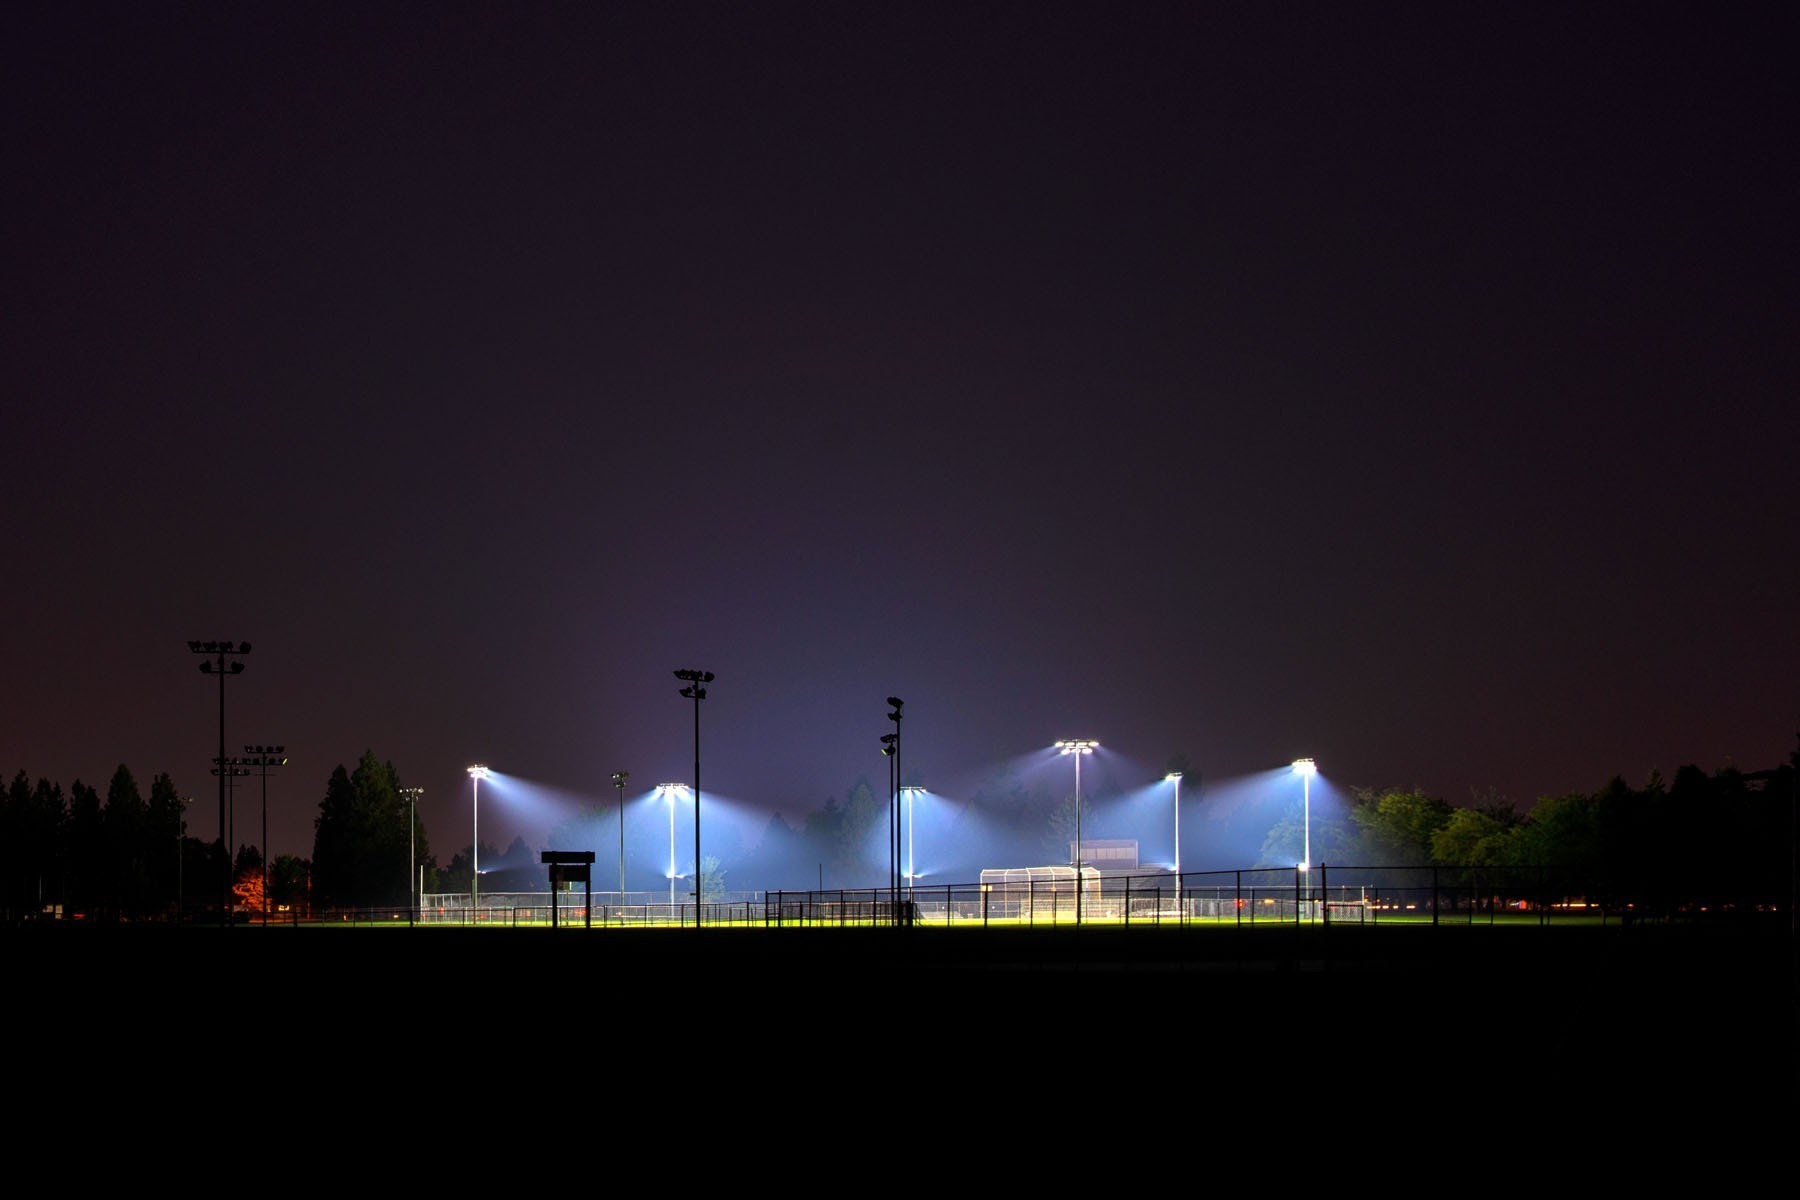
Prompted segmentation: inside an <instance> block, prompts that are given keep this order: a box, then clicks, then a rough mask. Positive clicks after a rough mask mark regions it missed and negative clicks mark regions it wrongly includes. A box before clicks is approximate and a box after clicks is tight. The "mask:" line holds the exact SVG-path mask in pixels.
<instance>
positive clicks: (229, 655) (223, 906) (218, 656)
mask: <svg viewBox="0 0 1800 1200" xmlns="http://www.w3.org/2000/svg"><path fill="white" fill-rule="evenodd" d="M188 649H189V650H191V651H193V652H194V653H195V654H204V655H206V658H205V659H203V660H202V661H201V663H200V673H201V674H203V675H217V676H218V677H219V757H218V758H217V759H216V760H215V761H217V762H218V764H219V765H220V766H221V767H222V766H224V765H225V677H226V676H227V675H241V674H243V671H244V664H243V663H241V662H239V661H237V660H238V659H239V658H241V657H243V656H244V655H246V654H248V653H250V643H249V642H189V643H188ZM213 774H215V775H218V776H219V840H220V841H221V842H223V841H225V840H226V838H227V836H228V835H227V832H226V829H225V780H226V778H227V776H225V775H222V774H220V773H219V772H217V771H215V772H213ZM222 883H223V888H222V889H221V891H220V893H219V924H221V925H223V924H225V923H226V921H227V919H228V918H229V916H230V913H231V849H230V847H226V850H225V878H224V879H223V880H222Z"/></svg>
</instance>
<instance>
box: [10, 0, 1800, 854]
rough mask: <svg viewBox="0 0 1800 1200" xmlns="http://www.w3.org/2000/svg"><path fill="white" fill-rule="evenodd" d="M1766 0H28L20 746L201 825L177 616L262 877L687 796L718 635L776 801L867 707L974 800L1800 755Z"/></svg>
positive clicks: (842, 765) (875, 767)
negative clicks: (622, 804) (354, 830)
mask: <svg viewBox="0 0 1800 1200" xmlns="http://www.w3.org/2000/svg"><path fill="white" fill-rule="evenodd" d="M1788 17H1789V13H1788V11H1787V8H1786V6H1782V5H1773V4H1771V5H1731V4H1616V5H1613V4H1593V5H1566V4H1544V5H1538V4H1508V5H1471V4H1463V5H1442V4H1418V5H1414V4H1383V5H1342V4H1284V5H1267V4H1197V3H1187V4H1144V3H1137V4H1134V3H1123V4H1111V3H1108V4H1099V3H1095V4H1057V3H1043V2H1035V3H1025V4H979V5H975V4H893V3H884V4H863V3H831V4H824V3H816V4H788V3H750V4H680V3H676V4H668V3H631V4H623V3H619V4H601V3H587V4H541V3H539V4H533V3H518V4H491V5H490V4H454V5H452V4H434V5H416V4H379V3H376V4H331V3H321V4H294V5H262V4H257V5H246V4H236V3H233V4H219V5H201V4H189V3H172V4H135V3H134V4H100V3H80V4H50V3H37V2H26V3H14V4H9V5H7V6H6V8H5V11H4V15H0V46H3V47H4V49H3V50H0V54H3V55H4V66H5V69H4V71H0V89H3V94H4V100H5V103H4V115H3V117H0V120H3V121H4V123H5V154H6V171H5V182H4V184H3V185H0V186H3V187H4V193H3V194H4V216H5V229H6V237H5V241H4V249H3V250H0V253H3V254H4V272H3V278H4V280H5V296H6V306H5V320H4V322H0V345H3V347H4V357H3V359H0V361H3V363H4V371H5V384H4V388H5V403H4V407H3V408H0V447H3V448H4V458H3V459H0V464H3V465H0V486H3V488H4V495H5V497H6V499H5V505H6V508H5V512H6V520H5V523H4V531H5V540H4V549H5V554H4V557H3V558H0V570H3V571H4V574H5V583H4V587H3V588H0V614H3V615H4V630H5V638H4V651H3V655H0V679H3V681H4V685H5V691H6V695H7V700H6V716H5V720H4V722H0V770H3V771H4V772H5V776H6V778H7V779H9V780H10V779H11V777H12V776H13V775H14V774H15V773H16V772H17V771H19V770H21V769H22V770H24V771H25V772H26V773H27V774H28V775H29V776H30V777H31V778H33V779H36V778H38V777H47V778H49V779H51V780H53V781H55V782H58V783H61V784H62V785H64V786H65V787H67V786H69V785H70V784H72V783H73V782H74V781H75V780H77V779H80V780H82V781H84V782H86V783H89V784H92V785H94V786H96V787H98V788H99V789H100V790H101V791H102V793H104V791H105V788H106V784H107V781H108V779H109V778H110V776H111V774H112V772H113V770H114V768H115V767H116V766H117V765H118V764H120V763H124V764H126V765H127V766H129V767H130V768H131V769H132V771H133V772H134V774H135V775H136V776H137V779H138V782H139V785H140V787H141V788H142V789H143V790H144V791H145V792H146V793H147V792H148V790H149V786H150V781H151V779H152V777H153V776H154V775H156V774H157V773H160V772H165V771H166V772H168V773H170V774H171V775H172V776H173V777H174V779H175V781H176V783H177V786H178V787H179V788H180V789H181V791H182V792H183V793H184V794H189V795H194V796H196V797H198V798H199V801H200V802H199V803H197V804H196V805H195V809H194V812H193V814H192V817H191V827H192V830H193V832H195V833H196V834H197V835H201V836H206V837H212V836H216V834H217V817H216V811H217V810H216V795H217V792H216V782H215V781H214V780H213V778H212V777H211V775H210V768H211V763H210V760H211V758H212V756H213V755H214V754H216V753H217V738H218V719H219V713H218V689H217V685H216V681H215V680H213V679H211V678H208V677H203V676H201V675H200V673H199V672H198V670H197V667H198V663H199V659H198V658H197V657H196V656H194V655H193V654H191V653H190V652H189V650H188V647H187V643H188V641H189V640H190V639H203V640H212V639H233V640H240V639H241V640H245V641H249V642H250V643H251V644H252V646H253V647H254V649H253V651H252V653H251V654H250V655H248V656H247V657H246V658H245V660H244V661H245V662H246V670H245V671H244V673H243V674H242V675H240V676H237V677H234V678H232V679H231V680H230V682H229V683H228V685H227V691H226V722H227V731H226V741H227V748H228V750H229V751H230V752H232V753H237V752H239V751H241V749H242V747H243V746H244V745H246V744H253V743H282V744H284V745H286V746H287V748H288V752H289V755H290V758H291V760H292V762H291V765H290V766H289V767H288V768H287V769H286V770H285V771H284V772H283V773H282V774H280V775H279V776H277V777H276V779H275V780H273V781H272V782H271V785H270V797H271V799H270V821H271V826H272V833H271V837H270V843H271V848H272V849H273V851H274V852H275V853H277V854H283V853H297V854H303V855H304V854H310V852H311V845H312V834H311V829H312V820H313V817H314V816H315V815H316V814H317V804H318V800H319V799H320V798H321V797H322V795H323V794H324V789H325V784H326V780H327V778H328V777H329V775H330V773H331V770H332V768H334V767H335V766H337V765H338V764H340V763H342V764H345V765H347V766H353V765H354V764H355V762H356V761H357V759H358V758H359V757H360V756H361V755H362V753H363V752H364V751H365V750H373V751H374V752H375V753H376V755H377V756H378V757H379V758H382V759H384V760H389V761H392V762H393V763H394V764H395V766H396V767H397V768H398V770H399V772H400V774H401V776H402V779H403V781H404V782H406V783H409V784H415V785H419V786H422V787H423V788H424V789H425V792H424V797H423V800H422V803H421V809H420V812H421V816H422V818H423V819H424V821H425V823H426V825H427V828H428V830H429V831H430V836H431V841H432V849H433V851H434V852H435V853H436V854H437V856H438V857H439V859H440V861H442V862H445V863H447V862H448V860H449V857H450V855H451V853H453V852H454V851H456V850H458V849H459V848H462V847H465V846H467V845H468V842H469V837H470V833H469V826H468V822H469V813H470V792H469V783H468V780H467V778H466V776H465V775H464V767H465V766H466V765H468V764H469V763H471V762H477V761H481V762H486V763H488V764H490V765H491V766H493V767H494V768H495V769H496V770H497V771H501V772H505V773H507V774H509V775H511V776H514V777H517V778H519V779H525V780H532V781H536V782H537V783H539V784H542V785H544V786H545V787H547V788H550V789H554V790H555V792H556V793H557V794H560V795H565V796H567V797H570V798H573V799H574V802H575V803H577V804H579V803H583V801H582V800H580V798H582V797H586V798H587V799H586V801H585V802H586V803H591V804H599V805H606V806H610V804H611V802H612V798H613V795H614V792H613V789H612V786H611V784H610V782H609V776H610V774H611V773H612V772H613V771H615V770H621V769H623V770H628V771H630V772H631V780H630V789H629V790H630V793H631V794H632V795H637V794H639V793H640V792H642V791H644V790H647V789H648V788H650V787H652V786H653V785H654V784H656V783H658V782H661V781H663V780H665V779H670V780H677V779H680V780H685V779H688V778H689V777H690V776H691V774H692V770H693V759H694V745H693V732H694V730H693V720H694V713H693V707H692V705H690V704H689V703H688V702H687V701H685V700H683V699H682V698H681V697H680V696H679V695H678V694H677V689H678V688H679V686H680V684H679V682H678V681H677V680H676V679H675V678H674V675H673V671H674V670H675V669H677V668H690V667H691V668H698V669H703V670H710V671H712V672H714V673H715V674H716V676H717V678H716V679H715V681H714V682H713V684H712V685H711V686H710V688H709V697H708V699H707V700H706V701H705V702H704V704H703V706H702V708H701V713H700V720H701V747H700V749H701V759H702V763H701V770H702V780H701V782H702V791H703V794H711V793H713V792H717V793H718V794H719V795H720V797H721V798H729V799H730V800H731V801H733V802H734V803H736V804H739V805H742V806H745V807H748V808H751V809H755V810H760V811H763V812H774V811H780V812H782V813H783V814H784V815H785V816H786V818H787V819H788V820H789V821H790V822H791V823H793V824H795V825H799V824H800V823H801V821H802V820H803V818H804V816H805V814H806V813H807V812H809V811H812V810H815V809H817V808H820V807H821V806H822V805H823V804H824V802H825V801H826V799H827V798H828V797H836V798H838V799H839V800H842V799H843V797H844V796H845V795H846V793H847V792H848V790H849V789H850V788H851V787H852V786H853V785H854V784H855V782H856V781H857V779H858V778H860V777H867V778H868V779H869V780H870V781H871V783H873V784H874V786H875V787H876V789H877V791H878V792H880V791H883V790H884V789H885V786H886V782H885V781H886V772H887V764H886V761H885V760H884V759H882V758H881V756H880V754H879V741H878V739H879V737H880V735H882V734H883V733H886V732H888V731H889V730H890V729H891V728H892V726H891V724H890V723H889V722H888V720H887V717H886V714H887V705H886V703H885V700H886V698H887V697H888V696H899V697H901V698H903V699H904V700H905V701H906V709H905V713H906V719H905V722H904V730H903V733H904V739H905V740H904V743H903V764H904V766H905V768H906V770H907V773H908V775H909V776H911V775H913V774H914V773H915V772H916V773H917V774H918V775H919V777H920V778H921V780H922V782H924V783H925V784H926V785H928V786H929V787H930V788H931V789H932V791H933V792H935V793H938V794H941V795H945V796H951V797H955V796H958V795H965V794H967V793H969V792H970V791H972V790H973V789H975V788H976V787H978V786H979V785H980V784H981V783H982V782H983V781H984V780H985V779H988V778H990V777H991V774H992V772H993V771H994V770H995V769H996V768H997V767H998V766H999V765H1001V764H1004V763H1007V762H1009V761H1013V760H1016V759H1018V758H1020V756H1024V755H1030V754H1033V753H1048V752H1047V751H1045V750H1044V748H1045V747H1047V746H1049V744H1050V743H1052V742H1054V741H1055V740H1057V739H1059V738H1077V737H1079V738H1096V739H1098V740H1099V741H1100V742H1101V744H1102V746H1103V751H1102V755H1103V756H1104V757H1105V759H1106V764H1107V765H1106V771H1107V772H1108V773H1109V774H1108V775H1107V776H1106V777H1107V778H1108V779H1110V780H1113V781H1115V782H1116V785H1117V786H1118V787H1120V788H1127V787H1131V786H1137V785H1138V784H1139V783H1148V782H1149V781H1151V780H1153V779H1156V778H1158V777H1160V776H1161V774H1162V772H1163V769H1164V767H1165V765H1166V764H1167V762H1168V760H1169V758H1170V757H1171V756H1172V755H1185V756H1187V759H1188V761H1189V763H1190V769H1191V770H1192V771H1193V772H1195V773H1196V774H1197V775H1198V776H1200V777H1202V778H1203V779H1204V780H1205V781H1207V784H1208V785H1213V784H1214V783H1215V781H1216V783H1217V786H1219V787H1221V788H1223V787H1224V785H1225V782H1226V781H1229V780H1231V779H1233V778H1234V777H1240V776H1256V775H1259V774H1261V773H1264V772H1270V771H1272V770H1274V769H1275V768H1279V767H1281V766H1283V765H1285V764H1286V763H1288V762H1289V761H1290V760H1292V759H1293V758H1294V757H1296V756H1299V755H1311V756H1313V757H1315V758H1316V759H1317V760H1318V762H1319V766H1320V770H1321V773H1322V774H1321V779H1320V781H1319V784H1318V785H1317V786H1319V787H1321V788H1325V787H1329V788H1331V789H1334V790H1335V791H1336V792H1338V793H1339V794H1347V793H1348V791H1349V789H1351V788H1352V787H1355V786H1376V787H1380V786H1390V785H1391V786H1416V787H1419V788H1421V789H1423V790H1425V791H1427V792H1429V793H1431V794H1433V795H1436V796H1439V797H1441V798H1443V799H1445V800H1448V801H1450V802H1452V803H1457V804H1466V803H1470V802H1472V799H1473V798H1474V797H1475V796H1478V795H1479V796H1482V797H1487V796H1489V795H1492V794H1498V795H1500V796H1503V797H1505V798H1508V799H1510V800H1512V801H1513V802H1514V803H1515V804H1516V805H1518V806H1519V807H1520V808H1521V809H1523V808H1525V807H1528V806H1529V805H1530V804H1531V803H1532V802H1533V801H1534V800H1535V799H1536V798H1537V797H1539V796H1541V795H1547V794H1562V793H1566V792H1570V791H1593V790H1596V789H1598V788H1600V787H1602V786H1603V785H1604V784H1605V783H1606V782H1607V780H1609V779H1610V778H1612V777H1613V776H1614V775H1621V776H1623V777H1625V779H1626V780H1627V781H1628V782H1630V783H1632V784H1634V785H1636V784H1639V783H1641V782H1642V781H1643V779H1644V778H1645V776H1646V775H1647V774H1648V772H1649V771H1650V770H1651V769H1652V768H1653V767H1654V768H1660V769H1661V770H1662V772H1663V773H1664V775H1665V776H1669V775H1672V774H1673V772H1674V770H1675V769H1676V768H1677V767H1679V766H1681V765H1682V764H1684V763H1695V764H1697V765H1699V766H1701V767H1702V768H1704V769H1706V770H1708V771H1712V770H1714V769H1717V768H1720V767H1723V766H1726V765H1729V764H1736V765H1737V766H1739V767H1741V768H1743V769H1745V770H1754V769H1760V768H1763V767H1768V766H1773V765H1776V764H1777V763H1778V762H1780V761H1782V760H1783V759H1785V758H1786V756H1787V755H1788V754H1789V752H1790V751H1792V750H1793V749H1794V747H1795V736H1796V732H1797V731H1800V700H1797V696H1796V678H1800V676H1797V672H1796V667H1797V666H1800V661H1797V660H1800V637H1797V636H1796V633H1795V622H1794V610H1795V603H1794V598H1795V596H1796V594H1797V593H1800V588H1797V584H1800V554H1797V553H1796V550H1797V547H1796V536H1795V517H1796V506H1795V502H1794V495H1795V492H1794V478H1795V468H1794V458H1795V448H1796V434H1797V433H1800V417H1797V415H1796V414H1797V412H1800V409H1797V407H1796V405H1795V403H1794V396H1795V393H1796V381H1797V379H1800V370H1797V367H1800V362H1797V355H1796V351H1795V338H1794V336H1793V335H1794V330H1795V329H1796V328H1800V313H1797V312H1796V307H1797V306H1796V302H1795V300H1796V289H1795V279H1796V274H1795V266H1796V261H1795V260H1796V256H1795V254H1794V235H1795V220H1794V218H1795V213H1796V211H1797V208H1796V204H1795V197H1796V188H1795V183H1796V170H1795V155H1794V146H1795V145H1796V142H1797V140H1800V139H1797V137H1796V129H1795V122H1794V114H1795V112H1796V108H1797V106H1796V102H1795V101H1796V97H1795V94H1794V86H1793V82H1792V81H1793V78H1794V76H1793V72H1792V69H1791V67H1792V64H1791V61H1789V60H1790V58H1791V55H1790V54H1789V53H1788V52H1789V51H1790V50H1791V47H1792V45H1793V42H1792V39H1791V34H1790V31H1789V29H1788V28H1787V24H1786V22H1787V20H1788ZM1064 765H1065V766H1066V760H1065V764H1064ZM1095 769H1096V770H1098V769H1099V768H1098V767H1096V768H1095ZM639 785H642V787H640V786H639ZM1045 786H1046V787H1048V786H1049V785H1048V784H1045ZM1062 786H1063V787H1064V788H1065V790H1066V783H1065V784H1063V785H1062ZM1282 786H1283V787H1288V790H1289V791H1290V792H1291V791H1292V788H1291V786H1289V785H1282ZM253 794H254V793H253ZM1204 796H1205V793H1204V791H1202V793H1201V796H1200V797H1199V798H1198V799H1197V800H1196V803H1197V804H1199V805H1204V803H1205V799H1204ZM251 809H252V806H251V804H250V802H249V801H248V800H247V799H246V798H245V795H244V793H240V794H239V799H238V801H237V809H236V816H235V822H236V826H237V838H236V840H237V841H239V842H246V841H247V842H252V843H254V842H257V841H259V840H260V834H259V831H257V830H255V829H249V828H248V826H249V825H250V823H251V822H253V821H255V820H256V819H257V818H256V817H252V816H250V815H249V813H250V811H251ZM1197 819H1198V818H1197ZM481 821H482V827H481V832H482V840H483V841H484V842H489V841H494V842H500V843H504V842H505V841H506V840H509V839H510V837H512V836H514V835H519V836H523V837H525V838H526V839H527V841H528V842H533V843H534V844H535V843H536V841H537V840H538V839H541V838H542V837H543V835H544V832H545V825H546V823H547V820H546V818H544V817H543V816H542V815H541V813H538V812H536V811H534V812H533V813H529V814H528V813H526V812H524V811H522V810H520V811H514V810H511V809H509V808H507V807H506V806H504V805H502V804H500V803H498V801H497V800H496V803H495V804H494V805H492V806H490V805H489V804H488V802H487V796H486V793H484V796H483V808H482V814H481ZM1200 828H1203V826H1198V825H1197V826H1196V829H1200ZM1194 836H1196V837H1197V838H1198V837H1200V836H1202V835H1201V834H1200V833H1198V832H1197V833H1196V834H1195V835H1194ZM601 849H602V850H604V847H602V848H601ZM602 861H603V862H604V861H605V856H604V854H603V855H602ZM999 865H1014V864H999ZM743 882H745V883H753V882H754V881H750V880H745V881H743ZM870 882H875V880H873V879H872V880H870Z"/></svg>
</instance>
